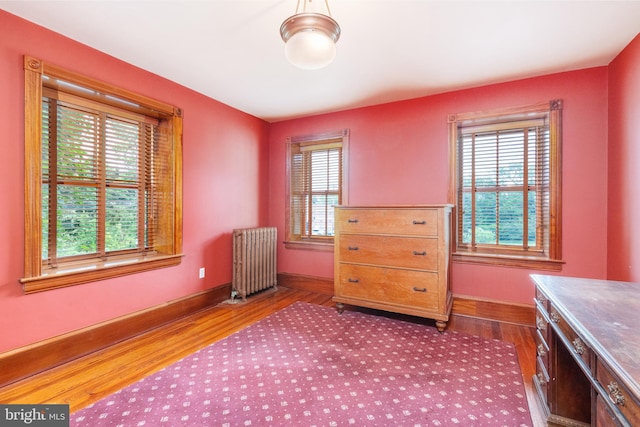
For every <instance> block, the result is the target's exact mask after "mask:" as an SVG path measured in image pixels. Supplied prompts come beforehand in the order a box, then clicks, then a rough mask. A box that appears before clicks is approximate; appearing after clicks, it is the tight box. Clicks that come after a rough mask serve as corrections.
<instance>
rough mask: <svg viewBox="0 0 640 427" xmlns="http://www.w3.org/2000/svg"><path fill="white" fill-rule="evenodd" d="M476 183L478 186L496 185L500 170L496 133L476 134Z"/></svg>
mask: <svg viewBox="0 0 640 427" xmlns="http://www.w3.org/2000/svg"><path fill="white" fill-rule="evenodd" d="M474 145H475V147H474V152H475V157H474V171H475V178H476V180H475V185H476V187H495V186H496V183H497V182H496V181H497V171H498V146H497V135H496V134H495V133H489V134H476V137H475V144H474Z"/></svg>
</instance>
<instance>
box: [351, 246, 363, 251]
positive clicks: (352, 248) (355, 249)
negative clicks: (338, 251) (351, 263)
mask: <svg viewBox="0 0 640 427" xmlns="http://www.w3.org/2000/svg"><path fill="white" fill-rule="evenodd" d="M359 249H360V248H359V247H357V246H349V250H350V251H357V250H359Z"/></svg>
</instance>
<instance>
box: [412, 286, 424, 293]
mask: <svg viewBox="0 0 640 427" xmlns="http://www.w3.org/2000/svg"><path fill="white" fill-rule="evenodd" d="M413 291H414V292H427V288H418V287H416V286H414V287H413Z"/></svg>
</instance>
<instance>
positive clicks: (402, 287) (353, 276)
mask: <svg viewBox="0 0 640 427" xmlns="http://www.w3.org/2000/svg"><path fill="white" fill-rule="evenodd" d="M339 269H340V273H339V280H338V282H337V283H336V289H335V290H336V296H341V297H351V298H359V299H364V300H374V301H382V302H388V303H392V304H401V305H405V306H415V307H420V308H425V309H429V310H437V309H438V274H436V273H431V272H423V271H413V270H403V269H394V268H383V267H370V266H362V265H356V264H342V263H341V264H340V267H339Z"/></svg>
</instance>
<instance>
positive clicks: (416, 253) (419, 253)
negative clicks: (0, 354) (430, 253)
mask: <svg viewBox="0 0 640 427" xmlns="http://www.w3.org/2000/svg"><path fill="white" fill-rule="evenodd" d="M413 254H414V255H416V256H427V252H426V251H422V252H419V251H413Z"/></svg>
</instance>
